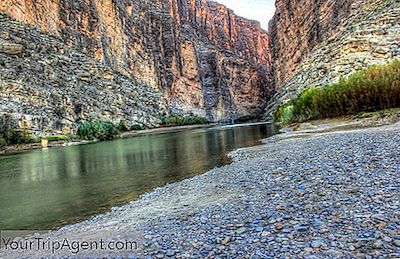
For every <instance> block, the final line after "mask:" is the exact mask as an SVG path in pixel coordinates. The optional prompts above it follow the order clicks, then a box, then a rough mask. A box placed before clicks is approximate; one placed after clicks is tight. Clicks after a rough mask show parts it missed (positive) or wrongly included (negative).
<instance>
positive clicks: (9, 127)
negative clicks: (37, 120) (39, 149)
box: [0, 114, 36, 146]
mask: <svg viewBox="0 0 400 259" xmlns="http://www.w3.org/2000/svg"><path fill="white" fill-rule="evenodd" d="M0 139H1V143H0V145H2V146H5V145H16V144H29V143H35V142H36V139H34V138H33V137H32V136H31V134H30V132H29V131H28V130H27V129H19V128H17V125H16V124H15V123H14V121H13V119H12V117H11V116H10V115H7V114H6V115H3V116H0Z"/></svg>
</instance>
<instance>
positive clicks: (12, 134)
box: [0, 115, 209, 148]
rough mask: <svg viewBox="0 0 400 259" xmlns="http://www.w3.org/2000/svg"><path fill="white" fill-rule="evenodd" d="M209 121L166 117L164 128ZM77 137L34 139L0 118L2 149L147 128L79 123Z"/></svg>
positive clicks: (110, 136)
mask: <svg viewBox="0 0 400 259" xmlns="http://www.w3.org/2000/svg"><path fill="white" fill-rule="evenodd" d="M206 123H209V121H208V120H207V119H206V118H203V117H200V116H166V117H164V118H162V126H171V127H172V126H183V125H195V124H206ZM78 124H79V126H78V130H77V134H76V135H53V136H48V137H45V138H37V137H34V136H33V135H32V134H31V133H30V132H29V131H28V130H26V129H19V128H18V127H17V125H15V121H14V120H13V119H12V117H11V116H10V115H2V116H0V148H1V147H5V146H12V145H20V144H32V143H40V142H41V139H45V140H47V141H48V142H49V143H50V142H51V143H56V142H64V143H66V142H70V141H81V140H100V141H103V140H111V139H114V138H116V137H118V136H119V135H120V134H121V133H124V132H127V131H138V130H144V129H145V127H143V126H142V125H139V124H134V125H132V126H131V127H128V126H127V123H126V122H125V121H123V120H122V121H120V123H119V124H113V123H111V122H106V121H81V122H79V123H78Z"/></svg>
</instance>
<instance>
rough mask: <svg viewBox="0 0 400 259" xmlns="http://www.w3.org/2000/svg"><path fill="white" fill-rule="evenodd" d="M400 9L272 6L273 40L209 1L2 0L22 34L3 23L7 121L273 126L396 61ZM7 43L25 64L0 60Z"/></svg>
mask: <svg viewBox="0 0 400 259" xmlns="http://www.w3.org/2000/svg"><path fill="white" fill-rule="evenodd" d="M399 5H400V2H399V1H397V0H385V1H384V0H316V1H311V0H293V1H292V0H277V1H276V14H275V16H274V18H273V19H272V21H271V22H270V26H269V31H268V32H267V31H265V30H263V29H262V28H261V27H260V24H259V23H258V22H255V21H251V20H247V19H245V18H242V17H239V16H237V15H235V14H234V13H233V11H232V10H230V9H228V8H226V7H225V6H223V5H220V4H218V3H216V2H213V1H206V0H151V1H150V0H136V1H133V0H96V1H94V0H35V1H34V0H24V1H20V0H2V1H1V3H0V13H4V14H7V15H9V16H10V17H11V18H12V19H15V20H17V21H19V22H20V23H18V22H15V21H11V20H10V19H8V18H7V17H5V16H4V17H3V16H2V19H1V22H2V27H1V28H0V32H1V33H3V34H2V38H1V40H0V69H1V71H0V73H1V75H2V78H0V80H1V81H0V82H1V84H2V87H3V89H7V90H6V91H2V93H1V96H0V104H1V110H2V111H4V112H8V113H13V114H14V115H15V116H16V117H23V118H27V117H30V118H36V119H35V121H47V122H46V123H44V122H43V123H42V122H36V123H33V124H34V125H36V126H35V127H36V128H39V130H38V131H41V130H42V129H44V130H45V131H51V130H56V131H60V129H62V128H65V127H64V126H59V125H65V124H67V125H69V126H68V128H73V127H74V125H75V126H76V121H79V120H81V119H106V120H111V121H113V122H118V121H119V120H121V119H124V120H127V121H130V122H131V123H132V124H134V123H139V124H144V125H147V126H149V127H150V126H156V125H157V123H159V122H160V118H161V117H162V116H164V115H166V114H196V115H201V116H206V117H208V118H209V119H210V120H212V121H221V120H222V121H231V120H232V119H235V118H238V117H240V116H241V115H246V114H252V113H262V112H266V113H267V115H271V114H272V112H273V111H274V110H275V109H276V107H277V106H278V105H280V104H281V103H283V102H285V101H287V100H289V99H290V98H293V97H294V96H296V95H298V94H299V93H300V92H301V91H302V90H304V89H305V88H307V87H315V86H324V85H326V84H329V83H332V82H336V81H337V80H338V79H339V78H340V77H342V76H347V75H349V74H350V73H352V72H354V70H356V69H361V68H365V67H367V66H369V65H371V64H377V63H385V62H388V61H390V60H391V59H395V58H399V56H400V47H399V42H400V36H399V34H400V6H399ZM27 24H28V25H31V26H33V27H29V26H28V25H27ZM1 44H3V45H1ZM10 44H17V45H18V46H17V50H14V51H17V52H18V53H19V54H10V53H5V52H4V51H1V48H3V49H4V46H6V47H7V46H8V47H7V48H9V46H11V45H10ZM33 45H34V46H33ZM53 46H54V47H53ZM19 48H20V50H19ZM9 51H10V50H8V52H9ZM38 64H39V65H38ZM60 64H61V65H60ZM35 71H40V72H35ZM49 82H50V83H49ZM10 86H13V87H10ZM106 89H107V90H106ZM122 90H123V91H122ZM121 91H122V92H121ZM104 95H106V96H107V98H105V97H104ZM53 96H61V97H57V98H54V99H53ZM14 97H16V98H14ZM37 100H41V101H40V102H39V101H37ZM43 103H44V104H46V105H45V108H43V105H42V104H43ZM106 107H109V108H106ZM114 107H116V108H115V109H114ZM146 107H147V108H146ZM46 112H47V113H48V115H46ZM39 118H41V119H39ZM53 118H55V119H53ZM32 120H33V119H31V121H32ZM43 125H45V126H43ZM46 125H47V126H46ZM55 125H58V126H55Z"/></svg>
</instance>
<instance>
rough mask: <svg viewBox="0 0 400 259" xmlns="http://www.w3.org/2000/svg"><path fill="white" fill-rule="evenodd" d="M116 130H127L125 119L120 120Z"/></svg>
mask: <svg viewBox="0 0 400 259" xmlns="http://www.w3.org/2000/svg"><path fill="white" fill-rule="evenodd" d="M118 130H119V131H120V132H125V131H128V130H129V129H128V126H127V125H126V121H125V120H120V122H119V124H118Z"/></svg>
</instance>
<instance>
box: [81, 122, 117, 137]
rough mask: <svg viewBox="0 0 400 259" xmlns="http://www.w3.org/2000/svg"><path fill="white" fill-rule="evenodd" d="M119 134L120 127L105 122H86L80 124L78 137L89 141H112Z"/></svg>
mask: <svg viewBox="0 0 400 259" xmlns="http://www.w3.org/2000/svg"><path fill="white" fill-rule="evenodd" d="M118 134H119V130H118V127H116V126H115V125H114V124H112V123H110V122H105V121H84V122H81V123H80V124H79V128H78V135H79V137H80V138H81V139H87V140H93V139H98V140H110V139H113V138H115V137H116V136H117V135H118Z"/></svg>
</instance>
